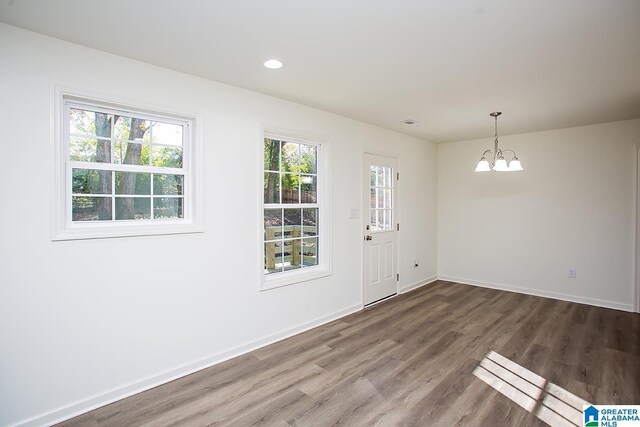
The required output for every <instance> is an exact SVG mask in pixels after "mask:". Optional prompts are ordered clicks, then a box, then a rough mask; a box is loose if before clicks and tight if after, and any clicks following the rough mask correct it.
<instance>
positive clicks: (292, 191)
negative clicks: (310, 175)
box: [282, 173, 300, 203]
mask: <svg viewBox="0 0 640 427" xmlns="http://www.w3.org/2000/svg"><path fill="white" fill-rule="evenodd" d="M299 182H300V176H299V175H295V174H291V173H283V174H282V203H300V192H299V190H298V185H299Z"/></svg>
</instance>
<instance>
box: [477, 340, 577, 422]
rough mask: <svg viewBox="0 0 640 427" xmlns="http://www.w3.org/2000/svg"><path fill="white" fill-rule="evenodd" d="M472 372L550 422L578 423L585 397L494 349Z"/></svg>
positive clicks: (543, 419)
mask: <svg viewBox="0 0 640 427" xmlns="http://www.w3.org/2000/svg"><path fill="white" fill-rule="evenodd" d="M473 374H474V375H475V376H476V377H478V378H480V379H481V380H482V381H484V382H485V383H487V384H489V385H490V386H491V387H493V388H495V389H496V390H498V391H499V392H500V393H502V394H503V395H505V396H506V397H508V398H509V399H511V400H513V401H514V402H515V403H517V404H518V405H520V406H522V407H523V408H524V409H526V410H527V411H529V412H531V413H532V414H534V415H535V416H536V417H538V418H539V419H541V420H542V421H544V422H545V423H547V424H549V425H550V426H553V427H565V426H566V427H575V426H581V425H582V406H583V405H589V403H588V402H587V401H585V400H583V399H581V398H580V397H578V396H576V395H574V394H572V393H569V392H568V391H567V390H565V389H563V388H561V387H558V386H557V385H555V384H553V383H551V382H549V381H547V380H546V379H545V378H543V377H541V376H539V375H537V374H535V373H533V372H531V371H529V370H528V369H526V368H524V367H522V366H520V365H518V364H517V363H515V362H513V361H511V360H509V359H507V358H506V357H504V356H502V355H500V354H498V353H496V352H495V351H490V352H489V353H487V355H486V356H485V357H484V359H482V361H480V364H479V365H478V367H476V369H475V370H474V371H473Z"/></svg>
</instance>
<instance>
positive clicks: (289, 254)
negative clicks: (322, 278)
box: [283, 239, 302, 271]
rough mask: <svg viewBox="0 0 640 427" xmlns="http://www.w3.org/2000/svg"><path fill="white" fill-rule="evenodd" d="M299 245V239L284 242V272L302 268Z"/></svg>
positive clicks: (300, 246) (300, 241) (300, 245)
mask: <svg viewBox="0 0 640 427" xmlns="http://www.w3.org/2000/svg"><path fill="white" fill-rule="evenodd" d="M301 243H302V240H301V239H294V240H285V241H284V245H283V248H284V255H283V261H284V271H288V270H295V269H298V268H301V267H302V258H301V248H302V244H301Z"/></svg>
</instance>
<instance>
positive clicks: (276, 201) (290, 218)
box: [263, 137, 321, 275]
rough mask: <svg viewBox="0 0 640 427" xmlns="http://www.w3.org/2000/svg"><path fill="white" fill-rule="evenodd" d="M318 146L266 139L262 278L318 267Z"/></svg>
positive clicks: (300, 142)
mask: <svg viewBox="0 0 640 427" xmlns="http://www.w3.org/2000/svg"><path fill="white" fill-rule="evenodd" d="M319 151H320V146H319V145H318V144H314V143H310V142H303V141H290V140H286V139H282V138H269V137H267V138H265V139H264V188H263V194H264V196H263V197H264V212H263V223H264V230H263V235H264V237H263V238H264V265H263V266H264V274H265V275H272V274H274V273H283V272H286V271H292V270H302V269H305V268H308V267H314V266H317V265H319V262H318V261H319V250H318V249H319V242H320V239H319V225H320V221H319V220H320V209H321V208H320V205H319V197H318V161H319Z"/></svg>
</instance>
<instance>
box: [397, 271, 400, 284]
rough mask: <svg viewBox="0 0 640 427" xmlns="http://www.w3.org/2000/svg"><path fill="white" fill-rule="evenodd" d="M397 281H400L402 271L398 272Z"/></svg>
mask: <svg viewBox="0 0 640 427" xmlns="http://www.w3.org/2000/svg"><path fill="white" fill-rule="evenodd" d="M396 281H398V282H399V281H400V273H398V274H396Z"/></svg>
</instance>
